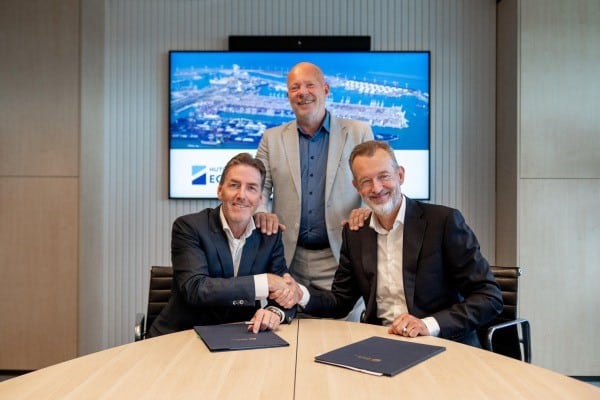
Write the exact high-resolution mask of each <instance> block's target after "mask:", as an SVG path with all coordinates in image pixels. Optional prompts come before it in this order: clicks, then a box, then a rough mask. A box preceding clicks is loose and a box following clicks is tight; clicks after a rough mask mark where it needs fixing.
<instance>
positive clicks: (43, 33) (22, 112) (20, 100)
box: [0, 0, 79, 176]
mask: <svg viewBox="0 0 600 400" xmlns="http://www.w3.org/2000/svg"><path fill="white" fill-rule="evenodd" d="M78 4H79V2H78V1H77V0H67V1H64V0H60V1H58V0H53V1H19V0H13V1H3V2H2V6H1V10H2V11H1V12H0V27H1V28H0V54H2V62H0V83H1V90H0V160H2V162H0V175H3V176H6V175H10V176H24V175H25V176H77V175H78V163H79V157H78V155H79V153H78V148H79V6H78ZM8 33H10V34H8Z"/></svg>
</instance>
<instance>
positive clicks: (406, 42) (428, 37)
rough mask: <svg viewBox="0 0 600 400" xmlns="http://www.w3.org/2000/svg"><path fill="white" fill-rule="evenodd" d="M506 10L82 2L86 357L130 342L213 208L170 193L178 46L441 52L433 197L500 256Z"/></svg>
mask: <svg viewBox="0 0 600 400" xmlns="http://www.w3.org/2000/svg"><path fill="white" fill-rule="evenodd" d="M495 13H496V2H495V1H493V0H486V1H482V0H462V1H452V2H450V1H447V0H423V1H416V0H370V1H364V0H330V1H321V0H307V1H302V2H298V1H293V0H213V1H190V0H155V1H147V0H106V1H101V0H82V46H83V47H82V80H83V81H82V149H81V152H82V159H81V181H82V183H81V202H82V203H81V238H80V239H81V246H80V249H81V265H80V276H81V287H80V304H81V321H80V351H81V353H87V352H91V351H95V350H98V349H101V348H106V347H111V346H115V345H118V344H122V343H125V342H129V341H131V340H132V321H133V319H134V314H135V313H136V312H138V311H144V310H145V307H146V301H147V287H148V275H149V274H148V268H149V267H150V266H151V265H158V264H162V265H170V252H169V246H170V230H171V223H172V221H173V220H174V219H175V218H176V217H177V216H179V215H181V214H184V213H189V212H193V211H197V210H200V209H202V208H204V207H207V206H214V205H215V203H214V202H210V201H185V200H177V201H174V200H168V199H167V181H168V179H167V160H168V153H167V145H168V137H167V117H168V115H167V112H168V109H167V52H168V50H170V49H207V50H220V49H226V46H227V37H228V35H243V34H254V35H370V36H371V37H372V49H373V50H430V51H431V55H432V65H431V82H432V87H431V99H432V104H431V109H432V117H431V144H432V159H431V174H432V198H431V200H432V201H433V202H436V203H442V204H446V205H449V206H455V207H458V208H460V209H461V210H462V211H463V213H464V214H465V217H466V218H467V221H468V222H469V224H470V225H471V226H472V228H473V229H474V230H475V232H476V233H477V235H478V237H479V239H480V242H481V244H482V248H483V251H484V253H485V254H486V255H487V256H488V258H489V260H490V261H491V262H493V261H494V257H495V247H494V243H495V225H494V222H495V208H494V198H495V197H494V196H495V193H494V192H495V172H494V166H495V143H494V142H495V125H494V124H495V61H496V60H495V51H496V50H495V21H496V14H495ZM408 173H410V171H408Z"/></svg>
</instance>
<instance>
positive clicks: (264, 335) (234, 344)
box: [194, 324, 290, 351]
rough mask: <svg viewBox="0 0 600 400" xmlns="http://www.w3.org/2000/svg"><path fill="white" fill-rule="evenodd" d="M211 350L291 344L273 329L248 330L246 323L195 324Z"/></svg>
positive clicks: (197, 331) (196, 329) (199, 334)
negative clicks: (256, 331) (253, 331)
mask: <svg viewBox="0 0 600 400" xmlns="http://www.w3.org/2000/svg"><path fill="white" fill-rule="evenodd" d="M194 330H195V331H196V333H197V334H198V336H200V338H202V340H203V341H204V344H206V347H208V349H209V350H210V351H229V350H246V349H263V348H267V347H281V346H289V345H290V344H289V343H288V342H286V341H285V340H283V339H282V338H281V337H279V336H278V335H277V334H276V333H275V332H273V331H261V332H258V333H252V332H248V326H247V325H244V324H227V325H206V326H195V327H194Z"/></svg>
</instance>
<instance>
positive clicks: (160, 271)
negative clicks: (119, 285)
mask: <svg viewBox="0 0 600 400" xmlns="http://www.w3.org/2000/svg"><path fill="white" fill-rule="evenodd" d="M172 285H173V268H171V267H159V266H154V267H152V268H151V269H150V288H149V290H148V311H147V312H146V314H144V313H138V314H136V317H135V325H134V339H135V341H136V342H137V341H138V340H142V339H145V338H146V333H147V332H148V329H149V328H150V327H151V326H152V323H153V322H154V320H155V319H156V317H157V316H158V314H160V312H161V311H162V309H163V308H165V306H166V305H167V303H168V302H169V299H170V298H171V287H172Z"/></svg>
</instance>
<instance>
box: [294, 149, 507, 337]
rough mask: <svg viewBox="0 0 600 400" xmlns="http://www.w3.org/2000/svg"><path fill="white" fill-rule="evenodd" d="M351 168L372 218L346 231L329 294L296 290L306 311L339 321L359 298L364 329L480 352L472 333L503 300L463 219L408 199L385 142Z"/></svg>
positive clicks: (353, 160)
mask: <svg viewBox="0 0 600 400" xmlns="http://www.w3.org/2000/svg"><path fill="white" fill-rule="evenodd" d="M350 166H351V168H352V173H353V185H354V186H355V188H356V189H357V190H358V192H359V193H360V195H361V197H362V199H363V201H364V202H365V204H366V205H368V206H369V207H370V208H371V209H372V210H373V213H372V215H371V216H370V217H369V218H368V219H367V220H366V221H365V223H364V226H362V227H360V228H358V229H357V230H352V229H351V228H350V226H349V225H346V226H345V227H344V229H343V234H342V236H343V239H342V249H341V253H340V263H339V266H338V269H337V271H336V274H335V278H334V281H333V285H332V288H331V291H327V290H316V289H315V288H310V289H309V290H307V289H306V288H301V289H302V292H300V291H298V290H297V291H296V299H297V300H298V299H299V298H300V296H303V297H302V300H300V305H301V306H303V307H304V311H305V312H306V313H308V314H312V315H315V316H322V317H333V318H339V317H341V316H343V315H345V314H346V313H347V312H348V311H349V310H350V309H351V308H352V306H353V305H354V303H355V302H356V299H357V298H359V297H361V296H362V297H363V299H364V301H365V304H366V309H365V313H364V316H363V319H362V320H363V322H366V323H371V324H383V325H387V326H389V329H388V332H389V333H393V334H398V335H402V336H406V337H416V336H419V335H422V336H425V335H434V336H439V337H443V338H446V339H451V340H456V341H460V342H463V343H466V344H470V345H474V346H479V345H480V344H479V340H478V338H477V334H476V329H477V328H478V327H480V326H481V325H483V324H485V323H487V322H488V321H490V320H491V319H492V318H494V317H495V316H496V315H498V314H499V313H500V312H501V311H502V307H503V304H502V295H501V292H500V288H499V286H498V284H497V283H496V281H495V279H494V276H493V274H492V272H491V271H490V268H489V264H488V262H487V261H486V259H485V258H484V257H483V255H482V254H481V252H480V249H479V243H478V241H477V238H476V237H475V235H474V233H473V232H472V231H471V229H470V228H469V227H468V226H467V224H466V222H465V220H464V218H463V216H462V215H461V213H460V212H459V211H458V210H455V209H452V208H449V207H444V206H440V205H434V204H426V203H422V202H418V201H415V200H412V199H409V198H407V197H405V196H404V195H403V194H402V193H401V190H400V187H401V185H402V183H403V181H404V168H403V167H401V166H399V165H398V163H397V161H396V159H395V156H394V152H393V150H392V149H391V148H390V147H389V145H387V143H384V142H377V141H369V142H365V143H362V144H359V145H358V146H356V147H355V148H354V150H353V152H352V154H351V155H350Z"/></svg>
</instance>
